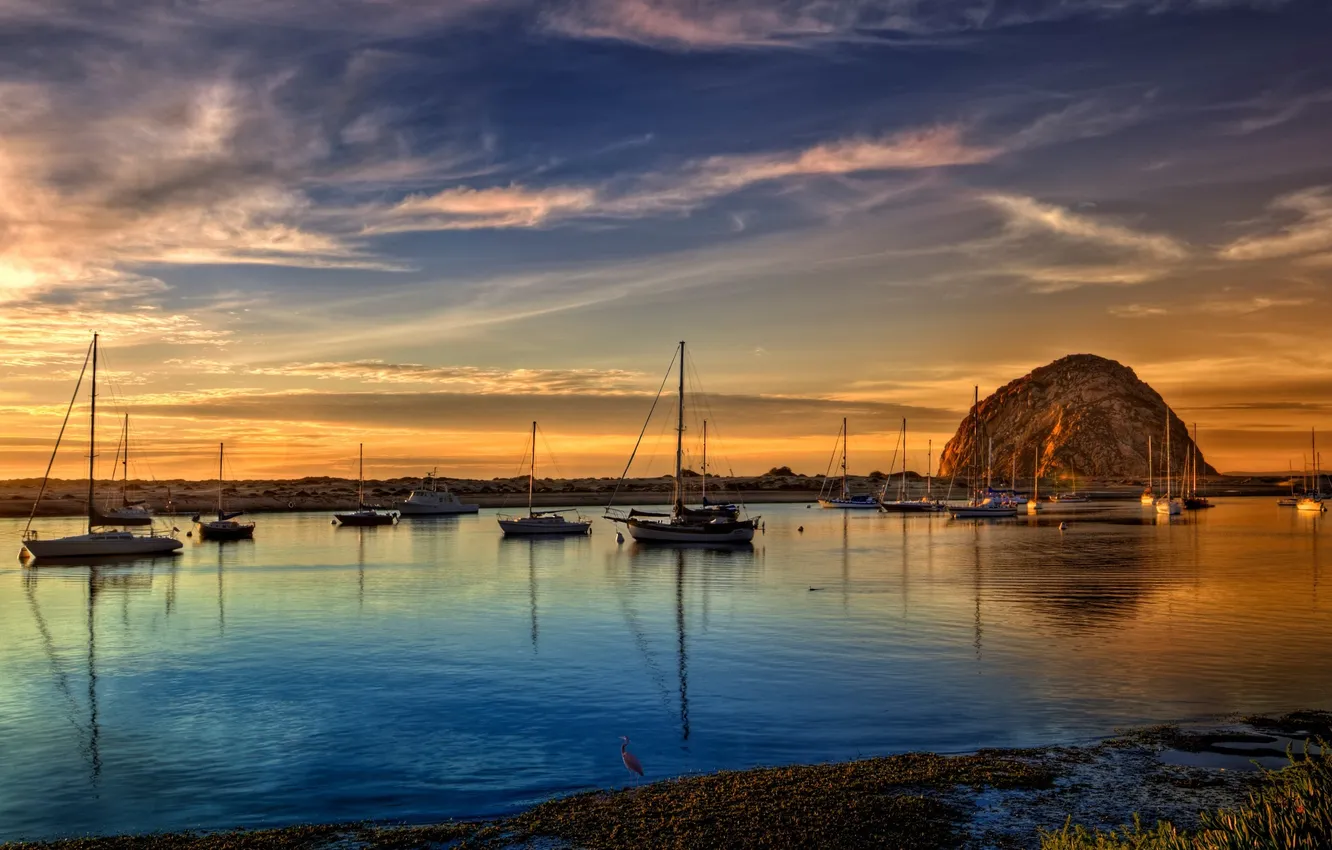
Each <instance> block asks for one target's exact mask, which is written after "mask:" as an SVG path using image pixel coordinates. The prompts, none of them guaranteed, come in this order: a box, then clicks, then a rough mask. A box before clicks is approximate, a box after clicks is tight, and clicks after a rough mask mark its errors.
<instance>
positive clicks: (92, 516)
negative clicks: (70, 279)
mask: <svg viewBox="0 0 1332 850" xmlns="http://www.w3.org/2000/svg"><path fill="white" fill-rule="evenodd" d="M98 336H99V335H98V334H93V338H92V344H91V346H90V350H89V355H88V356H89V357H90V358H91V362H92V382H91V384H90V388H89V391H88V532H87V533H86V534H75V535H71V536H67V537H51V538H43V537H41V536H40V534H39V533H38V532H37V531H36V530H34V529H33V528H32V519H33V516H35V515H36V513H37V504H34V505H33V508H32V514H30V515H29V516H28V526H27V527H26V528H25V529H24V531H23V549H24V551H26V552H27V553H28V554H29V555H31V556H32V557H34V558H37V559H38V560H41V559H43V558H47V559H51V558H99V557H105V556H115V555H165V554H168V553H171V552H174V551H176V550H177V549H179V548H180V547H181V542H180V541H179V540H177V539H176V538H175V537H174V536H172V535H170V534H159V533H158V532H156V531H154V530H151V526H150V531H149V532H148V534H134V533H132V532H130V531H125V530H118V531H101V530H99V529H100V528H103V527H105V526H107V525H115V524H117V523H115V522H107V521H106V519H105V517H103V516H101V514H100V513H99V512H98V510H97V505H96V502H95V498H96V482H97V474H96V469H95V463H96V458H97V343H98ZM87 366H88V360H87V359H85V360H84V368H87ZM82 381H83V373H82V372H80V373H79V383H82ZM74 393H75V398H72V399H70V403H69V404H70V408H73V406H74V402H75V400H76V399H77V396H78V384H76V385H75V387H74ZM66 421H68V413H67V414H66ZM64 431H65V429H64V426H63V425H62V426H61V428H60V435H61V436H63V435H64ZM59 449H60V436H57V437H56V446H55V449H53V450H52V453H51V463H54V462H55V453H56V451H58V450H59ZM50 474H51V464H47V468H46V476H44V477H43V479H42V488H41V490H40V491H39V492H38V495H37V502H38V503H40V501H41V497H42V494H43V493H44V492H45V491H46V481H47V480H48V479H49V477H50Z"/></svg>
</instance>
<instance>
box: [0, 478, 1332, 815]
mask: <svg viewBox="0 0 1332 850" xmlns="http://www.w3.org/2000/svg"><path fill="white" fill-rule="evenodd" d="M761 512H762V513H763V514H764V515H765V517H766V520H767V532H766V534H765V535H763V536H762V537H760V538H759V539H758V541H757V543H756V545H755V547H754V549H753V551H745V552H739V551H710V550H704V549H644V548H640V547H637V546H634V545H633V544H631V543H626V544H624V545H622V546H617V545H616V543H615V539H614V537H615V533H614V529H613V527H612V526H611V525H610V524H609V523H606V522H604V521H600V520H598V522H597V523H596V525H595V527H594V533H593V535H592V536H591V537H584V538H567V539H562V540H541V541H506V540H503V539H501V537H500V535H499V531H498V528H497V527H496V525H495V520H494V514H493V512H491V511H486V512H483V513H482V514H481V515H480V516H479V517H466V518H462V519H457V520H408V521H404V522H403V523H402V524H401V525H400V526H397V527H390V528H379V529H365V530H355V529H336V528H333V527H331V526H330V525H329V517H328V516H327V515H325V514H304V515H301V514H297V515H284V516H259V517H257V520H258V522H259V530H258V535H257V536H258V539H257V540H255V541H254V542H253V543H232V544H226V545H221V546H219V545H218V544H214V543H200V542H197V541H195V540H187V541H186V545H185V549H184V552H183V554H181V555H179V556H178V557H176V558H174V559H166V560H157V561H144V562H139V563H135V564H128V565H115V566H99V567H87V566H84V567H43V568H39V569H23V568H21V567H20V566H19V565H18V563H17V561H12V562H11V561H9V560H8V558H9V557H10V554H11V553H13V552H16V551H17V549H18V546H19V544H18V539H19V531H20V529H21V527H22V523H21V522H18V521H9V520H0V552H4V553H6V555H5V558H6V561H5V564H6V565H5V567H4V569H2V570H0V840H2V839H14V838H20V837H27V838H43V837H55V836H64V835H72V834H79V833H85V832H122V831H145V830H155V829H176V828H185V827H225V826H259V825H265V824H267V825H274V824H284V823H290V822H296V821H332V820H347V819H360V818H373V819H399V820H410V821H420V820H427V819H437V818H443V817H448V816H468V815H487V814H495V813H500V812H505V811H510V810H512V809H515V808H517V807H520V806H523V805H526V804H530V803H532V802H535V801H538V800H541V799H544V798H546V797H549V796H551V795H553V794H559V793H563V792H569V791H574V790H578V789H587V788H594V787H609V786H615V785H618V784H624V782H625V779H626V774H625V771H624V769H623V767H622V766H621V765H620V758H619V742H618V740H617V736H619V735H625V734H627V735H630V736H631V737H632V738H633V745H632V749H633V750H634V751H635V752H636V753H637V754H638V755H639V757H640V758H641V759H642V760H643V763H644V765H645V766H646V768H647V771H648V776H649V778H658V777H663V776H672V775H679V774H684V773H689V772H696V771H712V770H716V769H719V768H738V767H747V766H752V765H759V764H777V763H784V762H802V761H819V760H828V759H842V758H849V757H854V756H861V755H871V754H881V753H891V752H900V751H904V750H914V749H930V750H939V751H961V750H970V749H974V748H977V747H982V746H1009V745H1027V744H1044V743H1055V742H1067V741H1074V740H1080V739H1085V738H1089V737H1095V736H1100V735H1106V734H1109V733H1111V732H1112V730H1113V729H1114V727H1116V726H1120V725H1124V724H1131V723H1141V722H1148V721H1158V720H1177V719H1187V718H1190V717H1197V716H1203V715H1210V714H1215V713H1219V712H1226V711H1232V710H1244V711H1250V710H1254V711H1269V710H1271V711H1275V710H1281V709H1291V708H1299V707H1312V706H1318V705H1326V704H1327V703H1328V697H1329V694H1332V669H1329V667H1328V665H1327V663H1326V653H1327V650H1328V649H1329V647H1332V600H1330V599H1329V593H1328V589H1327V587H1326V578H1327V577H1326V573H1327V570H1328V568H1329V564H1328V558H1329V553H1332V532H1330V531H1329V528H1330V527H1332V526H1329V522H1328V518H1326V517H1312V516H1306V515H1299V514H1297V513H1296V512H1295V511H1294V510H1291V509H1280V508H1277V507H1276V506H1275V505H1274V504H1273V500H1271V499H1254V500H1245V499H1235V500H1230V501H1226V502H1223V503H1222V504H1221V505H1220V506H1219V507H1217V508H1216V509H1214V510H1212V511H1210V512H1204V513H1202V514H1198V515H1193V516H1188V517H1184V518H1182V519H1181V518H1176V519H1175V520H1173V521H1171V522H1168V523H1167V522H1165V521H1164V520H1162V521H1159V522H1158V520H1157V518H1156V517H1155V516H1154V515H1144V514H1142V513H1140V512H1139V509H1138V507H1137V506H1136V505H1133V506H1128V505H1124V506H1117V507H1113V508H1108V509H1082V510H1077V511H1067V512H1065V513H1063V514H1056V513H1049V514H1045V515H1043V516H1042V518H1041V520H1040V522H1039V523H1038V524H1037V523H1029V521H1028V520H1027V519H1025V518H1023V519H1020V520H1017V521H1009V522H1002V523H995V524H991V525H976V524H972V523H963V522H955V521H952V522H950V521H949V520H947V519H945V518H942V517H907V518H903V517H894V516H888V515H877V514H871V515H861V514H844V513H841V512H834V511H820V510H808V509H806V508H805V507H804V506H803V505H792V506H772V505H768V506H763V508H762V510H761ZM1060 518H1064V519H1068V520H1069V529H1068V531H1067V532H1065V533H1062V534H1061V533H1060V532H1059V530H1058V529H1057V527H1056V526H1057V524H1058V521H1059V519H1060ZM182 520H183V518H182ZM182 520H177V522H181V521H182ZM61 524H62V522H60V521H47V523H46V524H45V525H44V526H43V530H44V533H47V534H51V533H55V531H56V528H55V526H59V525H61ZM67 525H68V527H69V529H70V530H74V529H75V527H76V526H77V523H67ZM801 525H803V526H804V532H803V533H800V532H798V531H797V527H798V526H801ZM183 527H184V526H183V525H182V528H183ZM812 588H817V590H812Z"/></svg>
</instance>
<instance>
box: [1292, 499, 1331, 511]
mask: <svg viewBox="0 0 1332 850" xmlns="http://www.w3.org/2000/svg"><path fill="white" fill-rule="evenodd" d="M1295 509H1296V510H1298V511H1303V512H1305V513H1319V514H1320V513H1322V512H1323V511H1326V510H1327V505H1324V504H1323V503H1322V501H1321V500H1317V499H1300V500H1299V501H1298V502H1296V503H1295Z"/></svg>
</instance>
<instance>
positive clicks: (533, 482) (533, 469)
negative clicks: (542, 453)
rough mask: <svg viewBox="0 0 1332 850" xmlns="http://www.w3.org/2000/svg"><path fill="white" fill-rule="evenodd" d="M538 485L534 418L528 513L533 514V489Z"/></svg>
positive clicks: (533, 423)
mask: <svg viewBox="0 0 1332 850" xmlns="http://www.w3.org/2000/svg"><path fill="white" fill-rule="evenodd" d="M535 486H536V420H535V419H534V420H532V465H531V466H529V467H528V468H527V515H528V516H531V515H532V489H533V488H534V487H535Z"/></svg>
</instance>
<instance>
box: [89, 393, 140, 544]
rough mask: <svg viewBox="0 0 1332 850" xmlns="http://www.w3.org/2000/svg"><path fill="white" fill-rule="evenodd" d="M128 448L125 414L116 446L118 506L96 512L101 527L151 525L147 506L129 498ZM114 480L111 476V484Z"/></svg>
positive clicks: (127, 417)
mask: <svg viewBox="0 0 1332 850" xmlns="http://www.w3.org/2000/svg"><path fill="white" fill-rule="evenodd" d="M129 447H130V440H129V414H128V413H126V414H125V424H124V426H123V427H122V428H121V431H120V442H119V443H118V444H117V445H116V463H117V464H118V465H119V466H120V468H121V477H120V504H119V505H117V506H116V507H114V508H113V507H111V506H110V505H108V506H107V508H106V510H103V511H98V512H97V517H98V520H99V521H100V523H101V524H102V525H119V526H126V527H131V526H133V527H137V526H144V525H152V524H153V512H152V511H151V510H149V508H148V506H147V504H146V503H145V502H144V501H143V500H142V499H131V498H130V496H129ZM114 478H115V476H114V475H113V476H112V479H113V482H114Z"/></svg>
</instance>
